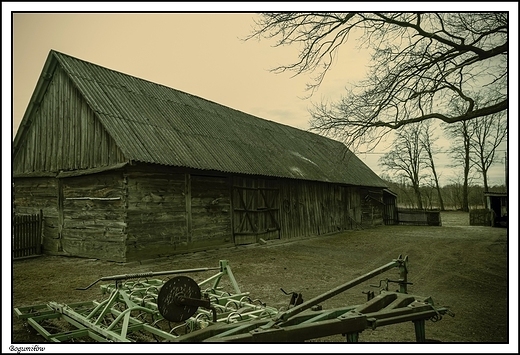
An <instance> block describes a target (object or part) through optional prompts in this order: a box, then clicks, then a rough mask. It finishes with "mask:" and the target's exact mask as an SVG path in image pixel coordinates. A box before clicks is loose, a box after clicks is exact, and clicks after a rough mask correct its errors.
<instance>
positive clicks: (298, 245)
mask: <svg viewBox="0 0 520 355" xmlns="http://www.w3.org/2000/svg"><path fill="white" fill-rule="evenodd" d="M468 220H469V216H468V214H467V213H463V212H448V213H443V214H442V222H443V226H442V227H417V226H381V227H376V228H371V229H364V230H356V231H348V232H344V233H338V234H333V235H328V236H319V237H313V238H304V239H298V240H295V241H290V242H284V243H281V242H272V241H269V242H267V244H264V245H255V246H243V247H233V248H225V249H219V250H213V251H206V252H197V253H192V254H186V255H179V256H175V257H172V258H165V259H160V260H154V261H145V262H141V263H138V262H133V263H126V264H120V263H111V262H103V261H99V260H95V259H81V258H67V257H53V256H42V257H37V258H33V259H26V260H20V261H15V262H14V263H13V268H12V271H13V275H12V278H13V280H12V291H13V299H12V301H13V307H20V306H29V305H37V304H42V303H47V302H48V301H56V302H59V303H71V302H77V301H88V300H99V299H101V292H100V289H99V287H98V286H96V287H93V288H91V289H90V290H88V291H79V290H76V289H75V288H76V287H86V286H87V285H89V284H90V283H92V282H93V281H96V280H97V279H98V278H101V277H103V276H109V275H119V274H127V273H139V272H148V271H163V270H176V269H188V268H201V267H214V266H218V262H219V260H228V261H229V264H230V266H231V269H232V271H233V274H234V276H235V278H236V279H237V281H238V284H239V286H240V288H241V290H242V291H248V292H250V293H251V296H253V298H258V299H260V300H261V301H262V302H265V303H266V304H267V305H269V306H272V307H276V308H280V307H284V306H287V305H288V302H289V297H288V296H286V295H284V294H283V293H282V292H281V290H280V288H283V289H284V290H286V291H290V292H301V293H302V294H303V298H304V300H309V299H311V298H313V297H315V296H318V295H320V294H322V293H324V292H326V291H328V290H330V289H333V288H335V287H337V286H339V285H341V284H344V283H345V282H347V281H349V280H352V279H354V278H356V277H358V276H361V275H363V274H365V273H367V272H369V271H371V270H373V269H376V268H378V267H379V266H382V265H384V264H386V263H388V262H390V261H392V260H393V259H395V258H397V257H398V256H399V255H400V254H402V255H403V256H405V255H407V256H408V257H409V275H408V278H409V281H410V282H413V285H410V286H409V288H408V292H409V293H410V294H413V295H420V296H431V297H432V299H433V300H434V302H435V304H436V305H438V306H445V307H449V309H450V310H451V311H452V312H453V313H454V314H455V317H453V318H452V317H449V316H447V315H445V316H444V317H443V319H442V320H441V321H438V322H430V321H427V322H426V337H427V339H428V340H429V341H430V342H437V343H439V342H440V343H452V344H455V343H463V344H467V343H495V344H499V343H502V344H505V343H508V342H509V332H510V330H509V313H508V295H509V290H508V286H509V285H508V282H509V275H508V255H509V250H508V233H507V229H505V228H492V227H477V226H469V225H468ZM513 253H514V251H513ZM515 272H516V271H515ZM213 273H214V272H213ZM208 275H209V276H210V275H212V274H211V273H209V274H208V273H201V274H200V279H205V278H206V277H207V276H208ZM386 275H387V274H384V275H381V277H380V279H383V278H386V277H390V278H392V277H396V276H398V273H397V270H394V271H392V270H391V271H388V276H386ZM190 276H191V275H190ZM513 276H515V275H513ZM191 277H193V278H195V279H197V276H191ZM374 283H378V279H373V280H370V281H368V282H365V283H363V284H362V285H359V286H356V287H354V288H352V289H350V290H348V291H346V292H344V293H341V294H339V295H338V296H335V297H334V298H332V299H330V300H327V301H326V302H324V303H323V304H322V306H323V308H332V307H343V306H347V305H356V304H360V303H363V302H365V301H366V295H365V294H363V293H362V292H364V291H368V290H374V291H376V294H377V289H375V288H371V287H369V285H370V284H374ZM512 286H513V287H516V284H514V285H512ZM12 324H13V328H12V342H13V343H33V344H34V343H42V342H43V341H44V339H43V338H42V337H41V336H39V335H38V334H37V333H36V332H35V331H34V330H32V328H30V327H29V326H27V324H25V323H24V322H22V321H21V320H19V319H17V318H16V317H15V316H14V313H13V322H12ZM344 340H345V339H344V337H343V336H340V335H338V336H333V337H327V338H320V339H316V340H313V341H312V342H321V343H324V342H344ZM359 341H360V342H363V343H409V342H415V333H414V328H413V324H412V323H411V322H407V323H399V324H395V325H390V326H384V327H378V328H376V329H375V330H366V331H364V332H362V333H361V334H360V336H359ZM318 351H319V350H318Z"/></svg>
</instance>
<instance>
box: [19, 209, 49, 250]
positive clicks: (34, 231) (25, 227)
mask: <svg viewBox="0 0 520 355" xmlns="http://www.w3.org/2000/svg"><path fill="white" fill-rule="evenodd" d="M42 225H43V212H42V211H41V210H40V213H38V214H15V215H13V228H12V229H13V239H12V243H13V244H12V252H13V259H22V258H27V257H31V256H36V255H40V254H41V250H42V248H41V247H42V231H43V228H42Z"/></svg>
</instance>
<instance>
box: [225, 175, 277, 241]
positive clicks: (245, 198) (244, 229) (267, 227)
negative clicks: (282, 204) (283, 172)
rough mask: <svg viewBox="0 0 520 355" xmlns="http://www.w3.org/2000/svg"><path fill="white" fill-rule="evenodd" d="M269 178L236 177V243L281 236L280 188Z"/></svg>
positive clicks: (234, 219) (234, 189) (234, 225)
mask: <svg viewBox="0 0 520 355" xmlns="http://www.w3.org/2000/svg"><path fill="white" fill-rule="evenodd" d="M259 185H263V186H259ZM266 185H269V184H267V183H266V181H263V180H257V179H242V178H236V179H235V183H234V184H233V236H234V240H235V244H237V245H239V244H252V243H258V242H259V241H260V239H263V240H269V239H279V238H280V224H279V190H278V188H277V187H272V186H266Z"/></svg>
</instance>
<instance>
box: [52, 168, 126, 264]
mask: <svg viewBox="0 0 520 355" xmlns="http://www.w3.org/2000/svg"><path fill="white" fill-rule="evenodd" d="M60 180H61V190H62V202H61V203H62V209H63V216H62V219H63V228H62V231H61V239H62V240H61V243H62V248H63V251H64V252H65V253H67V254H68V255H74V256H80V257H88V258H97V259H102V260H109V261H125V258H126V248H125V241H126V227H127V220H126V205H127V198H126V179H125V178H124V176H123V174H122V172H121V171H112V172H105V173H100V174H92V175H85V176H76V177H68V178H63V179H60Z"/></svg>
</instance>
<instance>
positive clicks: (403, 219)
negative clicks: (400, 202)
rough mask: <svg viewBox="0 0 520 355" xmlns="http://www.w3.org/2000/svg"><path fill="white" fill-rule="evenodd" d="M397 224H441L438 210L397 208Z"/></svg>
mask: <svg viewBox="0 0 520 355" xmlns="http://www.w3.org/2000/svg"><path fill="white" fill-rule="evenodd" d="M397 215H398V220H399V224H411V225H415V226H441V225H442V222H441V213H440V211H427V210H408V209H402V208H399V209H398V210H397Z"/></svg>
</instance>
